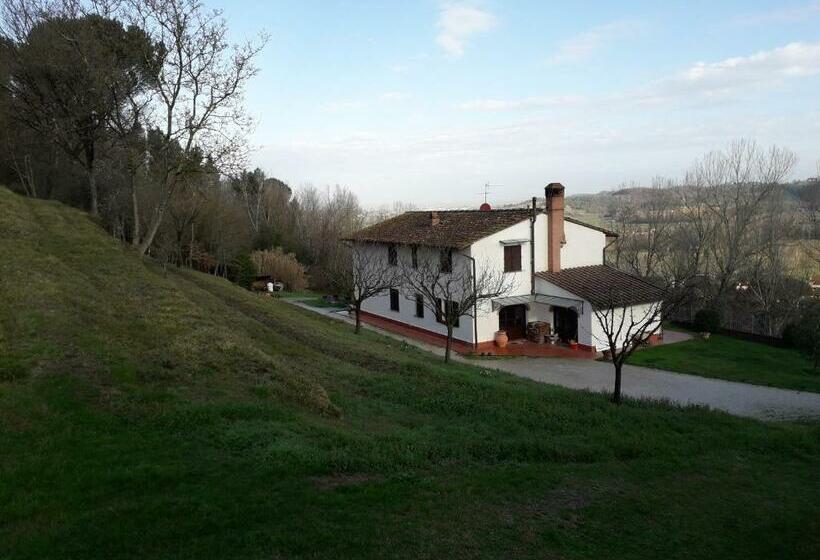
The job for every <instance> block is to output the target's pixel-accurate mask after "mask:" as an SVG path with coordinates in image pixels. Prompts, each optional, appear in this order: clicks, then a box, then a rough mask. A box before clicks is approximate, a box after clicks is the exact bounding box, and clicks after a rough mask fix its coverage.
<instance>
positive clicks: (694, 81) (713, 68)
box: [638, 43, 820, 102]
mask: <svg viewBox="0 0 820 560" xmlns="http://www.w3.org/2000/svg"><path fill="white" fill-rule="evenodd" d="M818 73H820V43H790V44H788V45H786V46H784V47H778V48H776V49H772V50H770V51H761V52H759V53H756V54H753V55H751V56H738V57H733V58H727V59H725V60H722V61H720V62H713V63H704V62H698V63H696V64H694V65H693V66H691V67H690V68H688V69H687V70H685V71H684V72H682V73H680V74H678V75H677V76H673V77H670V78H666V79H663V80H659V81H657V82H655V83H653V84H651V85H650V86H648V88H646V90H645V91H644V92H638V97H639V98H640V100H643V101H647V102H658V101H664V100H666V99H669V98H676V97H692V96H697V97H699V98H705V99H712V100H720V99H727V98H731V97H734V96H736V95H738V94H740V93H746V92H749V91H750V90H753V89H759V88H766V87H771V86H778V85H781V84H782V83H784V82H785V81H787V80H789V79H794V78H799V77H805V76H812V75H814V74H818Z"/></svg>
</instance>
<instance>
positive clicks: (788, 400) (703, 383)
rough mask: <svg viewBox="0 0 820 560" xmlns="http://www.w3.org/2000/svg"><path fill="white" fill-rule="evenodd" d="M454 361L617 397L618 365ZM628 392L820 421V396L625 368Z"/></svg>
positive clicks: (334, 314) (328, 312)
mask: <svg viewBox="0 0 820 560" xmlns="http://www.w3.org/2000/svg"><path fill="white" fill-rule="evenodd" d="M283 301H287V300H283ZM288 303H291V304H293V305H297V306H299V307H302V308H304V309H308V310H310V311H314V312H316V313H319V314H321V315H325V316H327V317H331V318H333V319H338V320H341V321H346V322H351V319H350V317H349V316H348V315H347V313H344V312H339V311H338V310H336V309H327V308H316V307H310V306H308V305H305V304H304V303H302V302H299V301H293V300H290V301H288ZM362 326H363V327H365V328H369V329H372V330H375V331H378V332H380V333H381V334H384V335H386V336H389V337H392V338H396V339H399V340H404V341H405V342H407V343H408V344H412V345H414V346H418V347H420V348H423V349H425V350H427V351H429V352H432V353H434V354H437V355H443V354H444V349H442V348H439V347H437V346H431V345H428V344H425V343H423V342H419V341H417V340H414V339H410V338H406V337H403V336H400V335H397V334H395V333H391V332H388V331H385V330H382V329H378V328H376V327H373V326H371V325H368V324H366V323H363V324H362ZM667 342H668V341H667ZM454 359H456V360H459V361H462V362H465V363H470V364H473V365H477V366H480V367H484V368H487V369H496V370H499V371H505V372H507V373H511V374H513V375H517V376H519V377H526V378H528V379H533V380H535V381H540V382H541V383H551V384H553V385H561V386H562V387H568V388H570V389H582V390H587V391H607V392H609V391H612V385H613V383H614V380H615V370H614V369H613V368H612V364H608V363H605V362H596V361H593V360H579V359H565V358H495V359H491V360H490V359H481V358H465V357H463V356H459V355H458V354H455V355H454ZM622 390H623V394H624V395H627V396H630V397H635V398H650V399H663V400H668V401H670V402H672V403H676V404H682V405H689V404H696V405H705V406H708V407H711V408H714V409H718V410H723V411H726V412H728V413H730V414H735V415H737V416H748V417H751V418H758V419H761V420H796V419H812V420H820V393H807V392H804V391H792V390H789V389H775V388H773V387H762V386H759V385H749V384H748V383H735V382H733V381H723V380H721V379H709V378H707V377H699V376H697V375H687V374H685V373H674V372H671V371H665V370H661V369H651V368H643V367H638V366H630V365H625V366H624V369H623V385H622Z"/></svg>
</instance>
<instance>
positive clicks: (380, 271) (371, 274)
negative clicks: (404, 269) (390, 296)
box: [335, 242, 401, 334]
mask: <svg viewBox="0 0 820 560" xmlns="http://www.w3.org/2000/svg"><path fill="white" fill-rule="evenodd" d="M374 248H375V247H373V246H370V245H363V244H361V243H356V242H354V243H353V245H352V247H351V252H350V255H344V256H343V257H342V258H344V259H345V261H347V267H348V270H338V271H337V275H335V276H336V278H337V279H338V280H337V282H338V284H337V285H339V286H340V287H341V289H342V290H343V291H344V293H345V294H346V295H349V297H350V303H351V305H352V306H353V311H354V313H355V316H356V327H355V332H356V334H358V333H359V331H360V329H361V312H362V304H363V303H364V302H365V301H367V300H368V299H370V298H372V297H374V296H377V295H380V294H383V293H385V292H386V291H388V290H390V289H391V288H395V287H397V286H398V285H399V284H400V283H401V275H400V273H399V268H398V267H395V266H390V265H388V263H387V261H386V260H385V259H384V258H383V257H382V256H381V254H380V252H379V251H376V250H374ZM339 268H341V267H339ZM343 283H346V284H347V286H345V287H342V286H344V284H343Z"/></svg>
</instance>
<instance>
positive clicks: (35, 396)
mask: <svg viewBox="0 0 820 560" xmlns="http://www.w3.org/2000/svg"><path fill="white" fill-rule="evenodd" d="M0 301H2V302H3V305H2V306H0V356H2V361H0V379H2V381H0V558H3V559H24V558H28V559H37V560H41V559H44V558H105V559H112V558H135V559H136V558H151V559H157V558H196V559H204V558H334V559H337V558H431V559H433V558H443V557H446V558H452V559H457V558H499V557H505V558H512V557H514V558H570V559H572V558H619V559H623V558H627V559H628V558H710V559H711V558H744V559H748V558H817V557H818V556H820V536H819V535H820V487H819V485H818V480H817V474H818V465H820V426H818V425H817V424H797V423H783V424H765V423H761V422H756V421H751V420H746V419H740V418H734V417H730V416H728V415H725V414H719V413H711V412H707V411H704V410H699V409H679V408H671V407H667V406H664V405H660V404H652V403H646V402H635V401H627V402H626V403H625V404H624V405H623V406H621V407H616V406H614V405H612V404H610V403H609V402H608V401H607V399H606V398H605V396H603V395H593V394H586V393H581V392H573V391H570V390H566V389H562V388H558V387H552V386H547V385H539V384H536V383H534V382H528V381H526V380H522V379H518V378H513V377H511V376H507V375H504V374H500V373H497V372H491V371H489V370H486V369H482V368H481V367H480V366H472V365H465V364H453V365H450V366H445V365H444V364H443V363H442V362H441V361H440V360H439V359H437V358H434V357H431V356H430V355H427V354H425V353H423V352H420V351H418V350H416V349H413V348H407V347H403V346H402V345H401V344H400V343H399V342H395V341H392V340H390V339H387V338H383V337H380V336H378V335H377V334H375V333H372V332H364V333H363V334H361V335H359V336H356V335H354V334H353V333H352V332H351V329H350V328H349V327H348V326H347V325H341V324H337V323H335V322H332V321H330V320H327V319H324V318H322V317H319V316H317V315H315V314H312V313H310V312H307V311H302V310H300V309H297V308H295V307H294V306H291V305H288V304H287V303H285V302H281V301H276V300H275V299H273V298H262V297H258V296H255V295H253V294H250V293H248V292H245V291H243V290H241V289H238V288H236V287H235V286H233V285H230V284H229V283H227V282H225V281H223V280H220V279H216V278H212V277H209V276H206V275H202V274H199V273H194V272H189V271H181V270H180V271H177V270H170V269H169V271H168V272H167V273H164V272H163V270H162V268H161V267H158V266H154V265H152V264H150V263H143V262H141V261H140V260H138V259H137V258H135V257H134V255H133V254H132V253H131V251H130V249H128V248H127V247H124V246H122V245H120V244H119V243H118V242H116V241H115V240H113V239H111V238H109V237H107V236H106V235H105V234H104V233H102V232H101V231H100V230H99V229H98V228H97V227H96V226H95V225H94V224H93V223H92V222H91V220H90V219H89V218H88V217H86V216H85V215H83V214H82V213H80V212H77V211H74V210H70V209H66V208H63V207H61V206H59V205H57V204H54V203H43V202H34V201H30V200H27V199H22V198H19V197H17V196H13V195H11V194H10V193H9V192H8V191H5V190H3V189H0Z"/></svg>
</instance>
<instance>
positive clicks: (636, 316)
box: [592, 302, 661, 351]
mask: <svg viewBox="0 0 820 560" xmlns="http://www.w3.org/2000/svg"><path fill="white" fill-rule="evenodd" d="M659 305H661V303H660V302H658V303H646V304H642V305H634V306H632V307H628V308H626V309H615V310H613V311H611V312H610V313H614V318H610V317H608V316H605V317H604V318H603V319H604V321H605V323H606V324H607V325H608V328H609V330H611V331H613V332H616V331H617V330H618V325H619V324H620V320H621V317H623V315H624V313H626V317H625V318H624V323H623V325H624V326H623V328H622V331H623V332H621V333H620V336H619V337H618V338H617V339H616V346H617V347H619V348H620V347H622V346H623V345H624V344H625V343H626V342H627V336H628V335H630V334H631V335H632V337H634V335H635V331H636V329H634V328H633V329H632V331H631V333H629V332H627V331H628V330H629V325H630V324H631V322H632V321H633V320H634V321H635V322H639V323H643V322H646V320H647V319H649V318H652V316H653V315H655V314H657V312H658V311H659V309H658V306H659ZM660 320H661V319H660V317H656V318H655V319H654V320H653V321H651V322H650V323H649V324H650V327H649V328H650V329H651V328H652V327H654V326H656V325H657V324H658V323H660ZM658 332H660V330H659V331H658ZM592 343H593V345H594V346H595V347H596V348H597V349H598V350H599V351H602V350H606V349H608V348H609V340H608V339H607V336H606V331H605V330H604V328H603V327H602V326H601V321H599V320H598V317H597V316H594V317H592Z"/></svg>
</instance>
